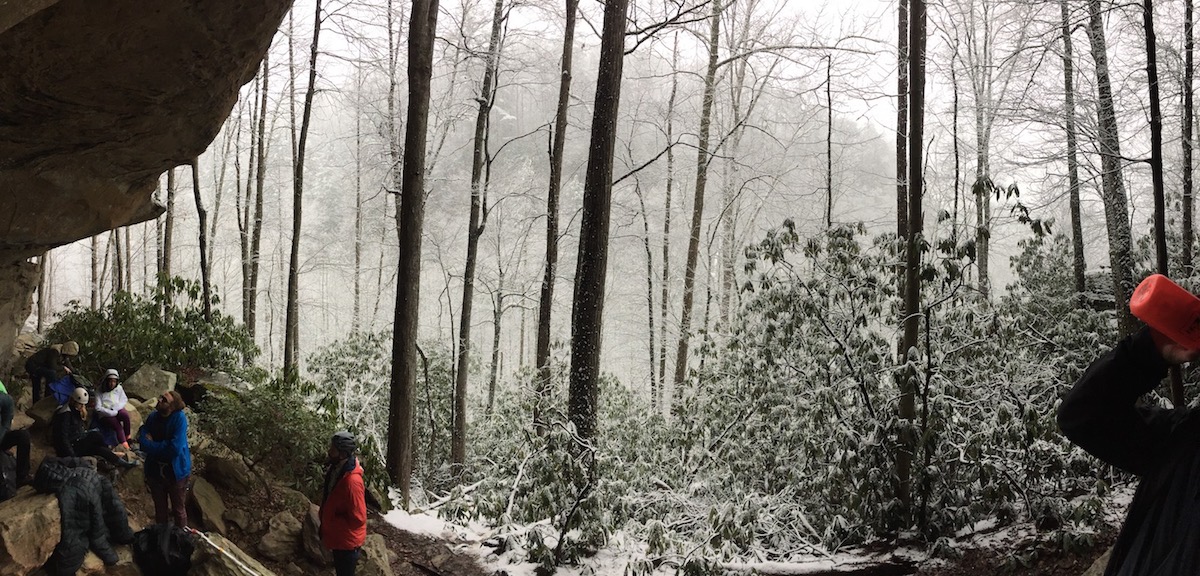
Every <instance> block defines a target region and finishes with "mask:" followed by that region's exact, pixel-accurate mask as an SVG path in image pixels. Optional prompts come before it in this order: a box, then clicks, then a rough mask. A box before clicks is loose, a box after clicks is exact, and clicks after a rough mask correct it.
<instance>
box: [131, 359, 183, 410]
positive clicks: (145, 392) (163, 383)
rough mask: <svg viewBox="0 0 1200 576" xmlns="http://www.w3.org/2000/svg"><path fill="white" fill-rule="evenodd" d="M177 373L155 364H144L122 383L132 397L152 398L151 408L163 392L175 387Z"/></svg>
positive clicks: (140, 398)
mask: <svg viewBox="0 0 1200 576" xmlns="http://www.w3.org/2000/svg"><path fill="white" fill-rule="evenodd" d="M175 379H176V377H175V373H174V372H167V371H166V370H160V369H159V368H157V367H155V366H150V365H146V366H142V367H141V368H138V371H137V372H134V373H133V376H130V377H129V378H127V379H126V380H125V382H124V383H122V384H121V385H122V386H124V387H125V394H127V395H129V397H130V398H137V399H139V400H143V401H145V400H150V401H151V402H150V405H151V408H153V404H154V400H155V399H157V398H158V397H159V396H162V393H163V392H166V391H168V390H174V389H175Z"/></svg>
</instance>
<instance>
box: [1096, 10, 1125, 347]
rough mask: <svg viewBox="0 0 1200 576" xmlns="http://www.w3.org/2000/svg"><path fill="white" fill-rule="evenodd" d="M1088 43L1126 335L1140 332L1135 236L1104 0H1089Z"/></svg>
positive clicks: (1106, 206)
mask: <svg viewBox="0 0 1200 576" xmlns="http://www.w3.org/2000/svg"><path fill="white" fill-rule="evenodd" d="M1087 6H1088V26H1087V34H1088V40H1089V42H1090V43H1091V48H1092V60H1093V62H1094V63H1095V68H1096V97H1097V107H1096V108H1097V109H1096V114H1097V134H1096V140H1097V144H1098V146H1099V148H1100V171H1101V173H1100V179H1101V188H1102V190H1103V193H1102V194H1101V196H1102V198H1103V199H1104V220H1105V224H1106V226H1107V229H1108V258H1109V265H1110V268H1111V270H1112V281H1113V296H1114V298H1115V299H1116V306H1117V314H1118V315H1119V318H1120V327H1121V333H1122V334H1132V333H1133V331H1134V330H1135V329H1136V323H1135V322H1134V320H1133V316H1132V315H1131V314H1130V313H1129V307H1128V306H1127V305H1126V304H1127V303H1128V302H1129V295H1130V294H1132V293H1133V258H1132V256H1130V254H1129V251H1130V249H1131V248H1132V246H1133V235H1132V233H1131V232H1130V230H1129V202H1128V200H1127V199H1126V196H1125V179H1124V177H1123V176H1122V172H1121V162H1122V157H1121V136H1120V131H1119V130H1118V127H1117V113H1116V107H1115V105H1114V103H1113V93H1112V80H1111V78H1110V75H1109V71H1108V40H1107V38H1106V36H1105V33H1104V12H1103V9H1102V7H1101V6H1100V0H1088V3H1087Z"/></svg>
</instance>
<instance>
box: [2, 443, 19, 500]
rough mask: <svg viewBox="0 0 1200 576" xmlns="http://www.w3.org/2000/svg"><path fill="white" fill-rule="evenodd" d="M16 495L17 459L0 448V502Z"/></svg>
mask: <svg viewBox="0 0 1200 576" xmlns="http://www.w3.org/2000/svg"><path fill="white" fill-rule="evenodd" d="M16 495H17V459H16V458H13V456H12V454H9V453H8V451H7V450H0V502H3V501H5V500H8V499H9V498H12V497H13V496H16Z"/></svg>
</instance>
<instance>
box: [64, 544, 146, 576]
mask: <svg viewBox="0 0 1200 576" xmlns="http://www.w3.org/2000/svg"><path fill="white" fill-rule="evenodd" d="M116 550H117V563H116V564H114V565H112V566H105V565H104V561H103V560H101V559H100V557H99V556H96V554H95V553H94V552H91V551H89V552H88V553H87V556H84V558H83V566H80V568H79V572H78V573H79V574H82V575H83V576H142V571H141V570H140V569H138V567H137V565H136V564H134V563H133V552H132V551H131V550H130V549H129V547H128V546H117V547H116Z"/></svg>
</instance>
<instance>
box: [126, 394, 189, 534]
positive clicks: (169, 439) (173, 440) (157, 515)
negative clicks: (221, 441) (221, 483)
mask: <svg viewBox="0 0 1200 576" xmlns="http://www.w3.org/2000/svg"><path fill="white" fill-rule="evenodd" d="M183 408H184V403H183V397H182V396H180V395H179V392H176V391H174V390H169V391H167V392H163V393H162V395H161V396H159V397H158V404H157V405H156V406H155V407H154V411H153V412H151V413H150V415H149V416H147V417H146V422H145V423H144V424H142V427H141V428H140V429H139V431H138V445H139V447H140V448H141V449H142V452H143V453H145V455H146V459H145V464H144V466H145V474H146V486H147V487H149V488H150V497H151V498H153V499H154V522H155V523H158V524H166V523H167V518H168V516H170V517H172V518H174V519H175V526H176V527H178V528H187V525H188V524H187V487H188V480H190V479H191V476H192V451H191V449H190V448H189V447H188V437H187V436H188V420H187V415H186V414H184V413H183ZM168 500H169V501H170V506H169V507H168Z"/></svg>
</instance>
